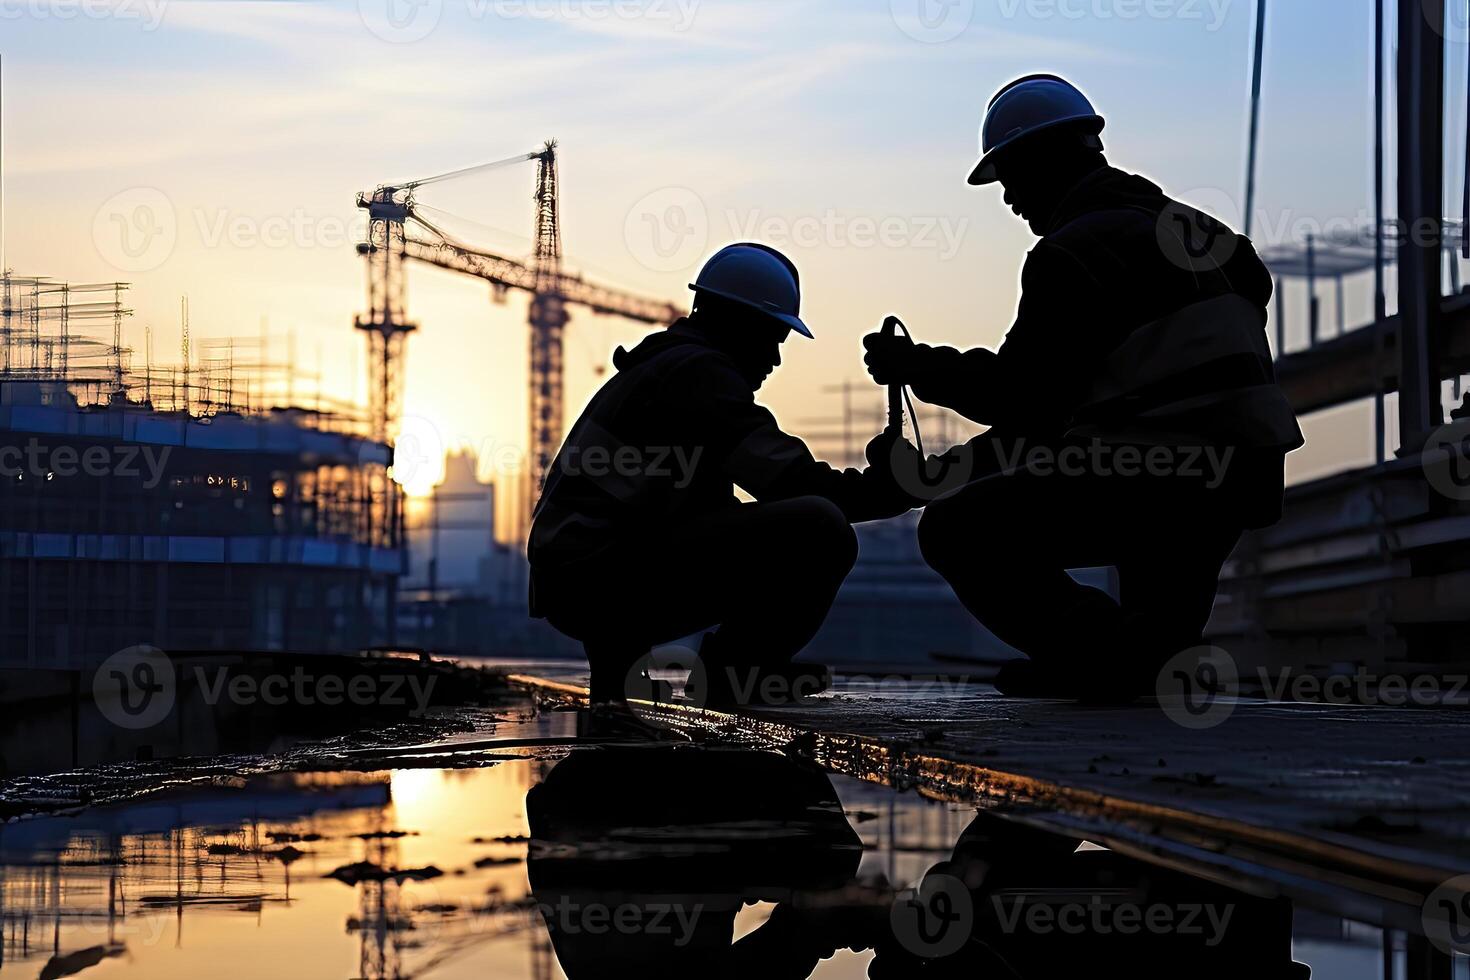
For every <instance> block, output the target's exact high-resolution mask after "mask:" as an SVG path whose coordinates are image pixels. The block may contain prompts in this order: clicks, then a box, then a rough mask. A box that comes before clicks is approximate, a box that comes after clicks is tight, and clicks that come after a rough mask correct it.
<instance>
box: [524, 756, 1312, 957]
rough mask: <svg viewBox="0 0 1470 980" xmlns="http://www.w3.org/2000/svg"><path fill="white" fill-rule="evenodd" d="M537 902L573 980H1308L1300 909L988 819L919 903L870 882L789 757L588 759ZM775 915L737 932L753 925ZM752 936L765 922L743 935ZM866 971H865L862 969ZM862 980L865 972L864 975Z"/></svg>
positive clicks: (844, 826) (811, 770)
mask: <svg viewBox="0 0 1470 980" xmlns="http://www.w3.org/2000/svg"><path fill="white" fill-rule="evenodd" d="M526 809H527V815H528V818H529V824H530V830H531V836H532V845H531V850H530V857H529V862H528V866H527V872H528V875H529V878H530V885H531V889H532V892H533V896H534V902H535V905H536V908H537V910H538V911H539V913H540V916H541V918H542V920H543V921H544V924H545V927H546V929H547V932H548V934H549V936H550V939H551V944H552V947H553V949H554V951H555V953H556V955H557V957H558V959H559V960H560V963H561V966H562V969H563V970H564V971H565V972H566V975H567V977H568V978H569V980H584V978H594V977H597V978H600V977H609V978H611V977H625V976H639V977H654V978H658V977H670V978H672V977H684V978H687V977H693V978H698V980H707V978H724V977H760V978H762V980H779V978H803V977H808V976H810V975H811V974H812V972H813V971H814V970H815V969H816V967H817V964H818V962H819V961H820V960H822V959H824V958H827V957H829V956H832V955H833V954H834V953H836V952H838V951H839V950H843V949H850V950H853V951H855V952H868V951H871V960H870V962H869V964H868V969H867V974H868V976H869V977H870V978H873V980H889V978H906V977H913V976H933V977H962V976H963V977H967V978H977V977H986V978H990V977H998V978H1011V977H1014V978H1055V977H1067V976H1082V975H1086V974H1089V973H1091V972H1093V971H1095V970H1097V969H1098V968H1099V967H1100V966H1103V965H1104V964H1106V965H1108V967H1109V968H1110V969H1116V970H1119V971H1122V972H1123V973H1124V974H1125V975H1127V976H1130V977H1143V978H1147V977H1159V978H1163V977H1170V978H1173V977H1178V976H1184V975H1188V976H1192V977H1204V978H1212V977H1219V978H1225V977H1230V978H1232V980H1237V978H1240V977H1243V976H1251V977H1252V978H1254V980H1273V978H1281V980H1287V978H1290V980H1305V978H1307V977H1309V976H1310V970H1309V969H1308V968H1307V967H1306V966H1304V965H1301V964H1298V963H1294V962H1293V961H1292V959H1291V936H1292V909H1291V906H1290V904H1289V903H1288V902H1286V901H1285V900H1283V899H1271V898H1261V897H1255V896H1250V895H1246V894H1244V893H1242V892H1239V891H1236V890H1234V889H1231V888H1227V887H1225V886H1222V885H1218V884H1213V883H1210V882H1205V881H1201V880H1199V879H1197V878H1193V877H1190V876H1187V875H1184V874H1180V873H1177V872H1172V871H1167V870H1163V869H1160V868H1157V867H1154V866H1152V865H1148V864H1144V863H1142V862H1139V861H1136V860H1133V859H1130V858H1128V857H1125V856H1124V855H1122V854H1119V853H1116V852H1113V851H1106V850H1101V849H1091V848H1083V849H1079V847H1078V845H1079V844H1080V843H1081V842H1080V841H1077V840H1072V839H1068V838H1065V837H1061V836H1058V835H1055V834H1050V833H1045V832H1042V831H1038V830H1032V829H1029V828H1026V827H1022V826H1020V825H1017V824H1015V823H1013V822H1010V821H1007V820H1005V819H1002V818H1001V817H998V816H995V815H990V814H980V815H978V816H977V817H976V818H975V820H974V821H973V822H972V823H971V825H970V826H969V827H968V828H967V829H966V830H965V832H964V833H963V834H962V835H961V836H960V839H959V841H958V842H957V843H956V844H955V845H954V849H953V853H952V855H951V856H950V857H949V858H948V859H947V860H945V861H942V862H940V863H938V864H936V865H935V866H934V867H932V868H930V869H929V871H928V872H927V873H926V874H925V875H924V878H923V880H922V882H920V883H919V884H918V885H917V887H916V888H913V889H907V890H901V891H900V890H896V889H895V888H894V887H893V885H891V884H890V883H889V882H888V881H887V880H886V878H885V877H884V876H883V875H882V874H881V873H878V872H877V871H876V869H875V870H874V871H873V873H860V865H861V863H862V862H861V858H862V853H863V845H862V842H861V839H860V838H859V836H858V834H857V833H856V832H855V831H854V830H853V828H852V827H851V825H849V823H848V821H847V818H846V816H845V815H844V813H843V810H842V805H841V803H840V801H839V799H838V796H837V793H836V791H835V789H834V787H833V785H832V783H831V781H830V780H829V779H828V777H827V776H826V775H825V774H824V773H823V772H821V771H820V770H819V769H817V768H815V767H814V766H812V765H810V764H807V763H804V762H801V761H798V760H794V759H790V758H787V757H785V756H782V755H777V754H771V753H761V752H753V751H740V750H722V749H711V748H708V747H694V746H650V747H646V748H645V747H620V748H609V749H598V750H584V751H578V752H574V753H572V755H571V756H569V757H568V758H566V759H564V760H563V761H561V762H559V763H558V764H557V765H556V766H555V767H554V768H553V769H552V770H551V771H550V772H549V773H548V774H547V776H546V778H545V779H544V780H543V781H542V782H541V783H540V784H539V785H537V786H535V787H533V788H532V789H531V790H530V792H529V793H528V794H527V797H526ZM755 902H763V903H770V904H771V905H773V906H774V908H773V909H772V911H771V913H770V915H769V916H768V917H767V918H766V920H765V922H764V923H762V924H760V925H759V927H757V928H755V929H753V930H751V931H749V932H746V933H745V934H743V935H741V936H740V938H739V939H738V940H737V939H736V936H737V934H738V933H740V932H741V929H740V928H738V927H737V914H738V913H739V912H740V910H741V909H742V907H743V906H745V905H747V904H750V903H755ZM741 925H747V926H748V922H746V921H744V920H743V921H742V923H741ZM854 965H856V964H854ZM859 969H860V967H859Z"/></svg>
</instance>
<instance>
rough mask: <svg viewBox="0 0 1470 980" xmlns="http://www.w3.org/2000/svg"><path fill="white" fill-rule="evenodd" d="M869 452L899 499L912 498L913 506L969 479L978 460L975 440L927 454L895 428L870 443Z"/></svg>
mask: <svg viewBox="0 0 1470 980" xmlns="http://www.w3.org/2000/svg"><path fill="white" fill-rule="evenodd" d="M867 456H868V463H869V464H870V465H871V467H872V469H873V470H875V471H881V472H882V473H883V474H884V479H885V480H886V481H887V482H889V483H891V484H892V492H893V493H894V494H895V499H898V498H899V497H901V498H902V499H904V500H907V501H909V507H910V508H913V507H923V506H925V505H927V504H928V503H929V502H930V501H933V500H938V499H939V498H940V497H942V496H944V495H945V494H947V493H949V492H951V491H953V490H958V489H959V488H960V487H962V486H964V485H965V484H966V483H969V482H970V481H971V480H972V479H974V478H975V475H976V472H977V462H978V460H977V457H976V450H975V443H973V442H972V443H966V444H964V445H961V446H954V447H952V448H950V449H948V450H946V451H945V452H943V453H938V454H936V455H933V456H928V457H925V456H922V455H920V454H919V451H918V450H917V449H915V448H914V446H913V444H912V443H910V442H909V441H908V440H907V439H905V438H903V436H902V434H896V433H894V432H892V431H891V430H884V432H883V433H882V434H881V435H879V436H878V437H877V438H876V439H874V440H873V441H872V442H870V443H868V449H867Z"/></svg>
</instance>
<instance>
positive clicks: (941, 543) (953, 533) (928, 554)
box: [918, 500, 960, 575]
mask: <svg viewBox="0 0 1470 980" xmlns="http://www.w3.org/2000/svg"><path fill="white" fill-rule="evenodd" d="M959 512H960V508H959V507H958V506H957V505H956V504H955V502H954V501H953V500H936V501H934V502H933V503H931V504H929V506H927V507H925V508H924V513H923V514H922V515H921V516H920V517H919V531H918V534H919V553H920V554H922V555H923V556H924V561H925V562H927V563H928V565H929V567H930V568H932V569H934V570H935V571H936V572H939V573H940V574H941V575H943V574H945V572H946V571H948V570H949V569H951V568H953V567H954V563H955V559H956V557H957V554H958V551H959V549H960V541H959V535H958V533H957V532H958V531H959V530H960V528H959V520H960V517H959Z"/></svg>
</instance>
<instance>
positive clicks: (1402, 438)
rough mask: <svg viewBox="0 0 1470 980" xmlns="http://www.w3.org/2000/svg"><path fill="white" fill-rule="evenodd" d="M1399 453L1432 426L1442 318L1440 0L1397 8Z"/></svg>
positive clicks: (1420, 439)
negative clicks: (1435, 351) (1435, 350)
mask: <svg viewBox="0 0 1470 980" xmlns="http://www.w3.org/2000/svg"><path fill="white" fill-rule="evenodd" d="M1398 13H1399V17H1398V20H1399V24H1398V28H1399V56H1398V160H1399V179H1398V184H1399V209H1398V210H1399V222H1400V226H1401V229H1402V231H1401V235H1402V238H1403V240H1402V242H1401V243H1400V245H1399V357H1400V366H1399V446H1400V452H1401V453H1402V452H1415V451H1417V450H1418V449H1419V447H1420V446H1421V445H1422V444H1423V441H1424V439H1425V438H1426V437H1427V436H1428V434H1429V431H1430V430H1431V428H1432V427H1433V426H1435V425H1437V424H1438V420H1437V419H1436V415H1438V414H1439V410H1438V403H1439V383H1438V372H1437V370H1436V367H1435V361H1436V359H1435V357H1434V355H1433V344H1434V343H1435V340H1436V335H1437V333H1438V330H1437V327H1438V324H1439V321H1440V318H1441V313H1442V297H1443V269H1442V258H1441V248H1442V244H1441V243H1442V241H1443V237H1444V230H1443V221H1444V187H1443V180H1444V35H1443V33H1442V32H1443V30H1444V24H1445V6H1444V0H1419V2H1417V3H1400V4H1399V11H1398Z"/></svg>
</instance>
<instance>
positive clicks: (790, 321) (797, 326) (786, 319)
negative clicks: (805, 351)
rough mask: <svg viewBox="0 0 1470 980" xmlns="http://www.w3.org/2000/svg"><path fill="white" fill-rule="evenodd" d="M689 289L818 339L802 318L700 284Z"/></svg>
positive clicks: (694, 284)
mask: <svg viewBox="0 0 1470 980" xmlns="http://www.w3.org/2000/svg"><path fill="white" fill-rule="evenodd" d="M689 288H690V289H692V290H694V295H695V296H696V297H698V295H699V294H700V293H709V294H710V295H711V296H718V297H720V299H725V300H729V301H730V302H732V303H739V304H740V305H741V306H744V307H746V308H747V309H749V310H751V311H753V312H755V313H758V314H760V315H761V316H763V317H767V318H769V319H772V320H775V321H776V322H777V323H781V324H784V325H785V326H788V327H790V328H791V329H792V330H795V331H796V332H797V333H799V334H801V335H802V336H803V337H805V338H807V339H808V340H815V339H816V338H815V337H813V336H812V332H811V329H810V328H808V327H807V325H806V324H805V323H803V322H802V321H801V317H797V316H792V315H791V314H789V313H777V312H776V311H775V310H768V309H766V308H765V307H763V306H757V305H756V304H755V303H752V302H750V301H749V300H747V299H742V298H741V297H739V296H734V295H732V294H730V293H727V292H724V291H723V290H719V289H710V288H709V287H708V286H701V285H699V284H698V283H693V282H691V283H690V284H689Z"/></svg>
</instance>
